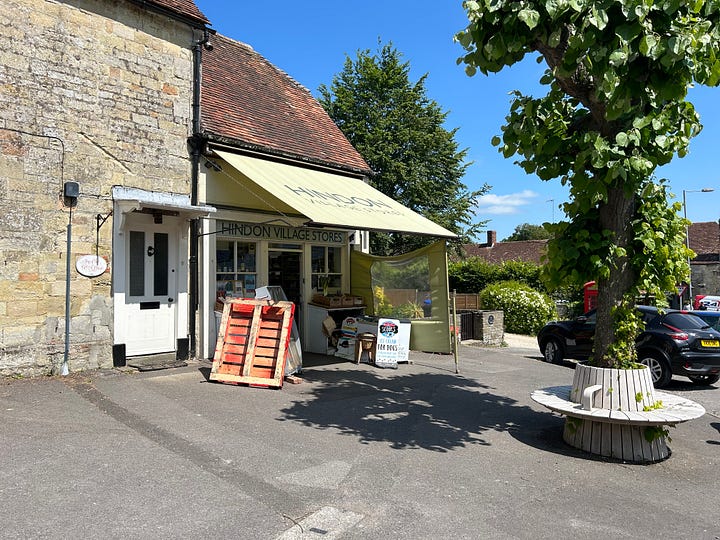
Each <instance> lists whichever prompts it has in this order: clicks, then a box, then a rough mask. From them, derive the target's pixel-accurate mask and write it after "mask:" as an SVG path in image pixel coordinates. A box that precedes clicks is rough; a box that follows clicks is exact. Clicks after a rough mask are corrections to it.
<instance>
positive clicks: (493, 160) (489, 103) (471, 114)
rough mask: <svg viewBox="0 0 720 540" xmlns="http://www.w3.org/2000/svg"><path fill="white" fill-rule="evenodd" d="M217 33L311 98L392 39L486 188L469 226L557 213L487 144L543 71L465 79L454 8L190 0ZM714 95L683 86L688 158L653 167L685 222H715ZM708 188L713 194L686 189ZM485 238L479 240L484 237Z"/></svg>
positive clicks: (457, 6)
mask: <svg viewBox="0 0 720 540" xmlns="http://www.w3.org/2000/svg"><path fill="white" fill-rule="evenodd" d="M195 3H196V4H197V6H198V7H199V8H200V10H201V11H202V12H203V13H204V14H205V15H206V16H207V17H208V18H209V19H210V21H211V23H212V27H213V28H214V29H215V30H217V31H218V32H219V33H221V34H223V35H226V36H228V37H230V38H233V39H235V40H238V41H242V42H244V43H247V44H249V45H251V46H252V47H253V49H255V50H256V51H257V52H258V53H260V54H261V55H263V56H264V57H265V58H267V59H268V60H269V61H270V62H272V63H273V64H275V65H276V66H277V67H278V68H280V69H282V70H283V71H285V72H286V73H288V74H289V75H290V76H291V77H292V78H294V79H295V80H296V81H298V82H299V83H300V84H302V85H303V86H305V87H306V88H308V90H310V91H311V92H312V93H313V94H314V95H315V96H317V95H318V94H317V89H318V87H319V86H320V85H321V84H326V85H330V83H331V82H332V78H333V76H334V75H336V74H337V73H339V72H340V71H341V70H342V67H343V63H344V62H345V58H346V56H350V58H352V59H354V58H355V57H356V54H357V51H358V50H365V49H370V51H372V52H374V51H376V50H377V49H378V40H380V41H381V42H382V43H383V44H384V43H388V42H392V44H393V45H394V47H395V48H396V49H397V50H398V51H399V52H400V53H401V54H402V55H403V59H404V60H405V61H407V62H409V63H410V67H411V77H412V80H413V81H416V80H417V79H418V78H420V77H421V76H422V75H424V74H427V75H428V78H427V80H426V89H427V95H428V97H429V98H430V99H433V100H435V101H436V102H437V103H438V104H439V105H440V106H441V108H442V109H443V110H444V111H447V112H448V113H449V114H448V118H447V122H446V126H445V127H446V128H447V129H454V128H458V132H457V134H456V140H457V142H458V144H459V146H460V148H467V149H468V155H467V159H468V161H472V165H471V166H470V167H469V168H468V170H467V173H466V175H465V177H464V179H463V181H464V183H465V184H466V185H467V186H468V188H470V189H477V188H479V187H480V186H482V185H483V184H484V183H487V184H489V185H490V186H492V189H491V191H490V192H489V193H488V195H486V196H485V197H483V198H482V200H481V201H480V204H479V206H478V208H477V219H478V220H490V221H489V223H488V225H487V229H489V230H495V231H497V235H498V239H503V238H505V237H507V236H509V235H510V234H512V233H513V231H514V230H515V227H516V226H518V225H520V224H522V223H531V224H541V223H542V222H544V221H553V220H560V219H561V218H562V217H563V214H562V211H561V210H560V209H559V208H558V206H559V205H560V204H561V203H562V202H563V201H564V200H566V197H567V190H566V189H565V188H564V187H562V186H561V185H560V182H559V180H552V181H548V182H543V181H541V180H540V179H538V178H537V177H536V176H532V175H527V174H525V173H524V171H523V170H522V169H521V168H520V167H518V166H517V165H515V164H514V163H513V159H504V158H503V157H502V155H500V154H499V153H498V152H497V150H496V148H495V147H493V146H492V145H491V144H490V140H491V138H492V137H493V136H494V135H499V134H500V133H501V131H500V128H501V126H502V125H503V123H504V119H505V116H506V114H507V112H508V110H509V104H510V97H509V92H511V91H512V90H515V89H518V90H520V91H522V92H523V93H526V94H532V95H537V96H539V95H543V94H544V93H545V91H544V90H543V89H542V88H541V87H540V85H539V84H538V82H537V81H538V79H539V78H540V75H541V74H542V70H543V67H542V65H538V64H537V63H536V62H535V59H534V58H532V57H529V56H528V57H526V59H525V60H524V62H522V63H521V64H519V65H516V66H514V67H513V68H511V69H509V70H507V71H504V72H502V73H500V74H495V75H491V76H487V77H486V76H484V75H481V74H478V75H476V76H474V77H468V76H467V75H465V72H464V69H463V66H462V65H457V64H456V59H457V58H458V57H459V56H461V55H462V54H463V49H462V47H460V45H459V44H457V43H454V42H453V35H454V34H455V33H456V32H457V31H459V30H461V29H463V28H465V26H466V23H467V18H466V17H465V12H464V11H463V9H462V2H461V1H460V0H457V1H452V2H448V1H439V0H419V1H415V2H412V3H408V2H399V1H393V0H362V1H360V0H347V1H344V2H338V1H337V0H334V1H331V0H309V1H307V2H298V1H297V0H293V1H289V0H275V1H274V2H247V1H244V0H241V1H237V0H195ZM718 98H720V89H718V88H715V89H708V88H697V89H693V90H691V93H690V99H691V101H692V102H693V103H694V104H695V107H696V109H697V110H698V111H699V113H700V115H701V118H702V122H703V124H704V125H705V129H704V130H703V132H702V133H701V134H700V135H699V136H698V137H696V138H695V139H693V141H692V143H691V147H690V154H689V155H688V156H687V157H685V158H683V159H679V158H676V159H675V160H674V161H673V162H672V163H670V164H669V165H666V166H665V167H663V168H661V169H658V170H657V176H658V177H660V178H667V179H668V180H669V181H670V186H671V190H672V192H673V193H675V195H676V197H677V200H679V201H681V202H682V192H683V190H687V191H688V193H686V199H687V216H688V218H689V219H690V220H692V221H696V222H701V221H716V220H717V219H718V218H720V210H719V209H718V207H719V206H720V172H718V166H717V165H716V161H717V159H716V154H717V150H715V145H714V144H713V143H714V142H715V141H720V107H718V106H717V104H715V105H713V100H717V99H718ZM702 188H713V189H715V190H716V191H714V192H712V193H694V192H689V191H691V190H700V189H702ZM484 237H485V235H484V233H483V234H482V235H481V237H480V238H479V240H481V241H482V240H484Z"/></svg>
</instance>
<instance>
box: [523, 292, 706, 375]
mask: <svg viewBox="0 0 720 540" xmlns="http://www.w3.org/2000/svg"><path fill="white" fill-rule="evenodd" d="M637 309H638V311H640V313H641V314H642V318H643V322H644V323H645V330H644V331H643V332H642V333H641V334H640V335H639V336H638V338H637V340H636V341H635V347H636V349H637V353H638V361H639V362H640V363H641V364H645V365H646V366H648V367H649V368H650V372H651V374H652V378H653V383H654V384H655V386H656V387H657V388H662V387H663V386H666V385H667V384H668V383H669V382H670V380H671V379H672V376H673V374H675V375H682V376H684V377H688V378H689V379H690V380H691V381H692V382H693V383H694V384H698V385H709V384H715V383H716V382H717V381H718V380H720V331H718V330H715V329H713V328H711V326H710V325H709V324H708V323H707V322H705V321H704V320H703V319H701V318H700V317H698V316H697V315H694V314H692V313H690V312H687V311H679V310H667V311H660V310H658V309H657V308H655V307H651V306H638V307H637ZM594 338H595V311H594V310H593V311H590V312H588V313H586V314H585V315H581V316H580V317H578V318H576V319H574V320H572V321H551V322H549V323H547V324H546V325H545V326H544V327H543V328H542V329H541V330H540V332H539V333H538V336H537V340H538V345H539V346H540V351H541V352H542V354H543V357H544V359H545V361H547V362H553V363H557V362H560V361H562V360H563V359H564V358H573V359H577V360H583V361H584V360H587V359H588V358H590V356H591V355H592V349H593V341H594Z"/></svg>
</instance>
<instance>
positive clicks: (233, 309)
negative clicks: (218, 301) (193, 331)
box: [210, 298, 295, 388]
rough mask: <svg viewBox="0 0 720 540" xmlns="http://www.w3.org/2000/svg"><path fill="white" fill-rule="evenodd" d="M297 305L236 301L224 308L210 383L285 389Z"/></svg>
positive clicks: (228, 303) (246, 299)
mask: <svg viewBox="0 0 720 540" xmlns="http://www.w3.org/2000/svg"><path fill="white" fill-rule="evenodd" d="M294 313H295V304H293V303H292V302H282V301H280V302H276V301H273V300H254V299H250V298H237V299H233V300H230V301H228V302H227V303H226V304H225V308H224V309H223V316H222V320H221V322H220V332H219V336H218V341H217V346H216V347H215V357H214V358H213V366H212V371H211V372H210V380H212V381H219V382H225V383H239V384H249V385H252V386H266V387H267V386H269V387H277V388H280V387H282V384H283V375H284V372H285V361H286V357H287V354H288V345H289V343H290V329H291V328H292V321H293V316H294Z"/></svg>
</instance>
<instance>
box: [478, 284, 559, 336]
mask: <svg viewBox="0 0 720 540" xmlns="http://www.w3.org/2000/svg"><path fill="white" fill-rule="evenodd" d="M480 304H481V305H482V307H483V309H498V310H500V309H501V310H502V311H503V322H504V323H505V329H506V330H507V331H508V332H510V333H511V334H525V335H535V334H537V333H538V331H539V330H540V329H541V328H542V327H543V325H544V324H545V323H546V322H548V321H549V320H551V319H553V318H555V317H556V314H557V313H556V311H555V302H553V300H552V299H551V298H550V297H549V296H548V295H547V294H545V293H542V292H539V291H535V290H533V289H532V288H531V287H528V286H527V285H526V284H524V283H520V282H517V281H502V282H499V283H493V284H492V285H488V286H487V287H485V289H484V290H483V291H482V292H481V293H480Z"/></svg>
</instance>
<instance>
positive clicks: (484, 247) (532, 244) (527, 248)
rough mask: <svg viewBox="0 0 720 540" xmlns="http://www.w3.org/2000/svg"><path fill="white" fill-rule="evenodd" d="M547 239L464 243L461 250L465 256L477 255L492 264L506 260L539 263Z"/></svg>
mask: <svg viewBox="0 0 720 540" xmlns="http://www.w3.org/2000/svg"><path fill="white" fill-rule="evenodd" d="M546 247H547V240H517V241H515V242H497V243H495V244H493V245H492V246H489V245H488V244H465V245H464V246H463V251H464V252H465V256H466V257H479V258H481V259H482V260H484V261H487V262H489V263H493V264H500V263H503V262H507V261H523V262H531V263H535V264H540V263H541V260H540V259H541V257H542V256H543V255H544V254H545V249H546Z"/></svg>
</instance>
